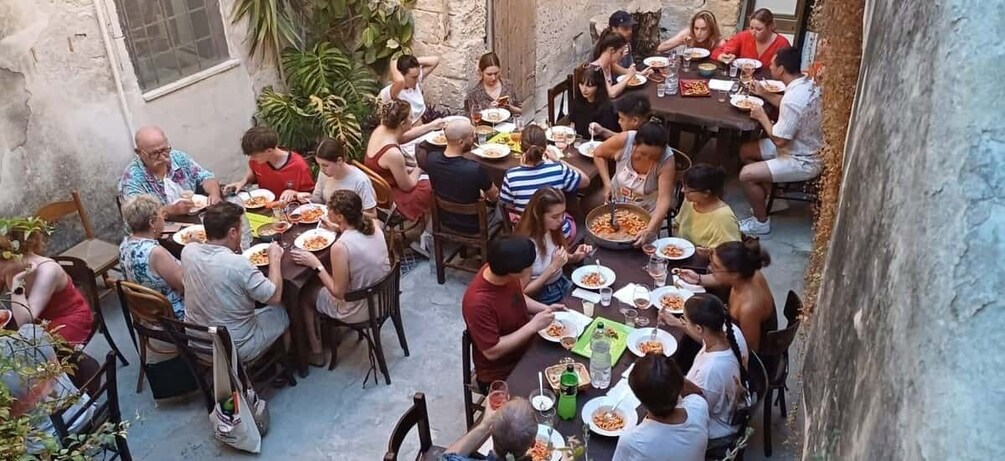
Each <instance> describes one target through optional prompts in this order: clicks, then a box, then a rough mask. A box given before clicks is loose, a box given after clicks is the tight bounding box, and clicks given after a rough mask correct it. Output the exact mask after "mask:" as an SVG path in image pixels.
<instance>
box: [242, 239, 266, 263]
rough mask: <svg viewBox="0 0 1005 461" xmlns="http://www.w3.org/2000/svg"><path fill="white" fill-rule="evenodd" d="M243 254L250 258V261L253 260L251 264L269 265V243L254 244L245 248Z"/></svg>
mask: <svg viewBox="0 0 1005 461" xmlns="http://www.w3.org/2000/svg"><path fill="white" fill-rule="evenodd" d="M242 255H243V256H244V257H245V258H248V261H251V264H254V265H256V266H258V267H263V266H268V265H269V244H268V243H259V244H256V245H252V246H251V248H248V249H247V250H244V253H242Z"/></svg>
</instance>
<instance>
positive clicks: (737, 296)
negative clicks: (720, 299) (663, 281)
mask: <svg viewBox="0 0 1005 461" xmlns="http://www.w3.org/2000/svg"><path fill="white" fill-rule="evenodd" d="M770 263H771V257H770V256H769V255H768V254H767V253H766V252H764V250H762V249H761V246H760V244H758V242H757V240H756V239H747V240H745V241H743V242H726V243H723V244H720V245H719V246H717V247H715V249H714V250H713V251H712V258H711V263H710V264H709V271H710V272H711V274H707V275H698V274H697V273H695V272H694V271H692V270H688V269H684V270H682V271H681V272H680V274H679V275H680V277H681V279H683V280H684V281H685V282H687V283H690V284H693V285H701V286H704V287H710V288H715V287H723V288H729V298H728V299H729V315H730V317H732V319H733V321H734V322H736V323H737V324H738V325H739V326H740V330H741V331H743V336H744V337H745V338H746V339H747V343H748V344H750V347H751V349H753V350H755V351H757V350H758V346H760V343H761V337H762V336H764V334H765V333H767V332H769V331H774V330H776V329H778V314H777V313H776V312H775V298H774V297H773V296H772V295H771V287H769V286H768V279H766V278H764V274H763V273H762V272H761V269H762V268H764V267H767V266H768V264H770Z"/></svg>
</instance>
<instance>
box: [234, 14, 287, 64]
mask: <svg viewBox="0 0 1005 461" xmlns="http://www.w3.org/2000/svg"><path fill="white" fill-rule="evenodd" d="M291 1H296V0H236V1H235V3H234V6H233V8H232V10H231V14H232V21H233V22H238V21H241V20H243V19H247V20H248V36H247V38H246V39H245V41H248V42H251V43H250V45H249V46H250V48H249V52H248V54H249V55H250V56H256V55H257V56H261V57H263V58H268V57H273V58H274V59H276V61H277V63H278V61H279V59H278V58H279V56H280V50H282V49H283V48H286V47H287V46H292V47H297V48H299V47H301V46H303V38H302V34H301V32H300V31H299V30H298V29H299V27H298V26H297V21H295V20H294V18H297V19H302V18H303V16H302V13H299V12H298V10H297V8H296V7H295V6H294V5H292V4H291ZM297 4H299V2H297Z"/></svg>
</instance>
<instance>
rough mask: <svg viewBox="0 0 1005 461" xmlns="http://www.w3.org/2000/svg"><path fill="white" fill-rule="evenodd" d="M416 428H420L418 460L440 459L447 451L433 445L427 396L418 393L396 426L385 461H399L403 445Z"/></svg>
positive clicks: (388, 444) (388, 443)
mask: <svg viewBox="0 0 1005 461" xmlns="http://www.w3.org/2000/svg"><path fill="white" fill-rule="evenodd" d="M414 428H418V432H419V453H418V455H417V456H416V457H415V459H416V460H435V459H439V457H440V455H442V454H443V452H444V451H446V449H445V448H443V447H437V446H434V445H433V435H432V432H431V431H430V429H429V412H428V411H427V410H426V395H425V394H423V393H421V392H416V393H415V395H414V396H413V397H412V406H411V407H410V408H409V409H408V410H407V411H405V414H403V415H401V417H400V418H398V423H397V424H395V425H394V431H392V432H391V438H390V439H389V440H388V441H387V453H385V454H384V461H398V453H399V452H400V451H401V444H402V443H404V442H405V437H407V436H408V434H409V432H412V429H414Z"/></svg>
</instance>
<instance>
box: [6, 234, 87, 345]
mask: <svg viewBox="0 0 1005 461" xmlns="http://www.w3.org/2000/svg"><path fill="white" fill-rule="evenodd" d="M44 234H45V230H44V229H31V230H27V231H26V230H22V229H8V232H7V234H6V235H0V255H2V256H0V283H2V285H3V287H4V288H5V289H7V290H9V291H10V292H11V301H12V303H11V304H12V309H11V312H12V313H13V315H14V319H15V320H16V321H17V324H18V325H24V324H27V323H33V322H36V321H39V320H46V321H48V322H49V323H48V325H47V328H48V329H49V331H50V332H52V333H55V334H58V335H60V336H62V337H63V339H65V340H66V341H67V342H69V343H70V344H72V345H75V346H78V345H79V346H83V345H84V343H85V342H86V341H87V339H88V338H90V337H91V331H92V330H93V328H94V321H93V320H94V317H93V314H92V313H91V307H90V305H88V303H87V300H86V299H84V296H83V295H82V294H81V293H80V291H79V290H78V289H77V287H76V286H74V285H73V281H72V280H70V276H69V275H67V273H66V272H64V271H63V268H62V267H61V266H60V265H59V263H57V262H56V261H53V260H52V259H49V258H46V257H44V256H40V255H39V253H40V252H41V251H42V248H43V245H44V237H43V235H44ZM19 255H20V257H18V256H19Z"/></svg>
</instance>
